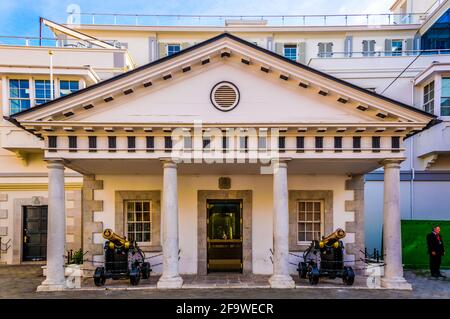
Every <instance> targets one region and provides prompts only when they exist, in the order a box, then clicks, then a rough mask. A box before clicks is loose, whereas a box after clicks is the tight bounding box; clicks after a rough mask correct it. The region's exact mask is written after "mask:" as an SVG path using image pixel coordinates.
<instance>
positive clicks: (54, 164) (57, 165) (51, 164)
mask: <svg viewBox="0 0 450 319" xmlns="http://www.w3.org/2000/svg"><path fill="white" fill-rule="evenodd" d="M46 162H47V168H54V169H62V170H64V169H65V167H64V160H63V159H60V158H58V159H51V160H46Z"/></svg>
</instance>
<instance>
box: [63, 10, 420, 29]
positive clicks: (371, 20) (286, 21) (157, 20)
mask: <svg viewBox="0 0 450 319" xmlns="http://www.w3.org/2000/svg"><path fill="white" fill-rule="evenodd" d="M427 16H428V13H426V12H424V13H411V14H397V13H385V14H312V15H186V14H180V15H175V14H173V15H170V14H169V15H158V14H121V13H92V12H91V13H85V12H83V13H76V14H72V15H70V16H69V19H68V21H69V24H68V26H69V27H72V26H71V23H70V22H71V21H73V22H74V24H83V25H117V26H155V27H156V26H160V27H163V26H186V27H187V26H198V27H230V26H233V25H240V26H242V25H246V26H259V27H260V26H276V27H282V26H362V25H365V26H376V25H411V24H417V25H420V24H422V23H423V22H424V21H425V20H426V18H427Z"/></svg>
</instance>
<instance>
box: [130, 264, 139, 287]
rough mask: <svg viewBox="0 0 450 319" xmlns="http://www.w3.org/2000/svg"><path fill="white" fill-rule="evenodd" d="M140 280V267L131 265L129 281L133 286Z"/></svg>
mask: <svg viewBox="0 0 450 319" xmlns="http://www.w3.org/2000/svg"><path fill="white" fill-rule="evenodd" d="M140 280H141V269H140V268H139V267H133V268H132V269H131V271H130V283H131V284H132V285H133V286H137V285H138V284H139V281H140Z"/></svg>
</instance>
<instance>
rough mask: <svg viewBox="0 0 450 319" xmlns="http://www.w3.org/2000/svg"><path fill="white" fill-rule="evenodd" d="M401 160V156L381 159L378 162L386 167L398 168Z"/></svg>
mask: <svg viewBox="0 0 450 319" xmlns="http://www.w3.org/2000/svg"><path fill="white" fill-rule="evenodd" d="M403 161H404V159H403V158H388V159H384V160H382V161H381V162H380V164H381V165H383V166H384V167H387V168H399V167H400V164H401V163H402V162H403Z"/></svg>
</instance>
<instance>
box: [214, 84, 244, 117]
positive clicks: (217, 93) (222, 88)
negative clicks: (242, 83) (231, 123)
mask: <svg viewBox="0 0 450 319" xmlns="http://www.w3.org/2000/svg"><path fill="white" fill-rule="evenodd" d="M239 98H240V97H239V90H238V88H237V87H236V85H234V84H233V83H231V82H226V81H223V82H219V83H217V84H216V85H215V86H214V87H213V89H212V90H211V103H212V104H213V105H214V107H215V108H217V109H218V110H220V111H223V112H228V111H231V110H232V109H234V108H235V107H236V106H237V105H238V103H239Z"/></svg>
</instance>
